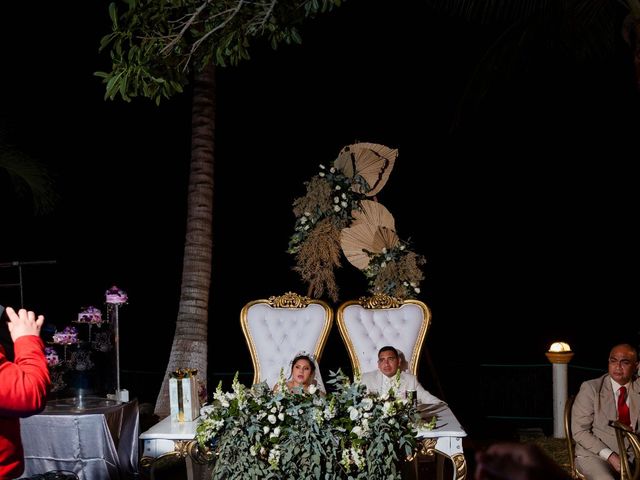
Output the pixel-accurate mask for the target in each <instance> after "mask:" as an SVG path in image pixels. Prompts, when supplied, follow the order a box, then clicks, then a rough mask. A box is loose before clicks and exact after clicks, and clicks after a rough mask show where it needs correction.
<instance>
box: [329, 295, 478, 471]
mask: <svg viewBox="0 0 640 480" xmlns="http://www.w3.org/2000/svg"><path fill="white" fill-rule="evenodd" d="M336 317H337V320H336V321H337V323H338V329H339V331H340V336H341V337H342V340H343V341H344V343H345V345H346V348H347V350H348V352H349V358H350V360H351V367H352V369H353V374H354V376H355V375H358V374H361V373H364V372H369V371H372V370H376V369H377V368H378V350H380V348H382V347H384V346H386V345H391V346H393V347H395V348H396V349H397V350H398V351H399V353H400V354H401V357H404V362H403V363H404V365H402V364H401V367H400V368H401V369H403V370H407V371H408V372H409V373H412V374H413V375H416V376H417V374H418V368H419V364H420V355H421V353H422V348H423V345H424V341H425V338H426V336H427V332H428V330H429V326H430V324H431V312H430V310H429V308H428V307H427V305H426V304H424V303H423V302H421V301H419V300H400V299H398V298H394V297H390V296H389V295H385V294H374V295H373V296H371V297H362V298H360V299H359V300H349V301H347V302H344V303H343V304H342V305H340V306H339V307H338V311H337V314H336ZM451 418H454V417H453V416H452V417H451ZM455 423H456V424H457V419H456V420H455ZM445 425H446V424H445ZM452 427H453V426H452V425H450V426H449V428H452ZM455 430H459V431H456V433H451V432H450V433H448V434H444V435H442V436H441V437H439V436H438V435H430V436H427V437H426V438H423V439H422V440H421V441H420V445H421V447H420V450H419V455H417V456H416V457H415V458H414V460H413V461H412V462H411V463H408V464H407V465H406V469H405V470H404V471H403V478H409V479H417V478H420V477H421V476H422V475H421V473H422V470H423V469H422V467H421V465H422V464H423V462H424V464H427V463H431V462H432V461H433V460H434V459H435V461H436V471H437V475H438V478H442V476H443V472H444V459H445V458H448V459H450V460H451V462H452V465H453V478H454V479H457V480H465V478H466V475H467V465H466V460H465V458H464V454H463V452H462V437H464V436H466V433H465V432H464V431H463V430H462V427H461V426H460V425H459V424H458V425H457V426H456V427H455ZM438 437H439V438H438ZM436 453H439V454H440V455H435V454H436Z"/></svg>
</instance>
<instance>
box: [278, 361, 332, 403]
mask: <svg viewBox="0 0 640 480" xmlns="http://www.w3.org/2000/svg"><path fill="white" fill-rule="evenodd" d="M280 383H281V382H278V383H276V384H275V385H274V387H273V391H274V392H277V391H278V390H279V389H280ZM284 385H285V386H286V387H287V389H288V390H289V391H290V392H292V393H301V392H302V391H304V392H306V393H315V392H316V391H318V392H319V393H320V394H321V395H325V394H326V391H325V388H324V383H322V375H321V374H320V368H319V367H318V362H317V361H316V358H315V356H314V355H313V354H309V353H307V352H298V353H296V355H295V356H294V357H293V360H292V361H291V373H290V374H289V378H288V379H287V381H286V382H285V383H284Z"/></svg>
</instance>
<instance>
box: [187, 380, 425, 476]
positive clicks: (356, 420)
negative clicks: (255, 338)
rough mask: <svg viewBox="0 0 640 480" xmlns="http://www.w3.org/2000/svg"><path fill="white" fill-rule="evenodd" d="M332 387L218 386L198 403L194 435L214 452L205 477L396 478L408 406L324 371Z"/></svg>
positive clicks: (410, 416)
mask: <svg viewBox="0 0 640 480" xmlns="http://www.w3.org/2000/svg"><path fill="white" fill-rule="evenodd" d="M330 376H331V380H329V381H328V383H329V384H331V385H333V386H334V392H333V393H331V394H329V395H327V396H326V397H325V396H322V395H321V394H320V393H319V392H317V391H314V390H313V389H311V390H310V392H303V391H295V392H290V391H289V390H288V389H287V388H286V386H285V384H284V378H281V380H280V388H278V389H277V391H276V392H275V393H274V392H272V391H271V390H270V389H269V388H268V387H267V386H266V384H264V383H263V384H259V385H256V386H254V387H253V388H247V387H245V386H244V385H242V384H240V383H239V382H238V379H237V375H236V378H235V379H234V381H233V385H232V390H231V391H230V392H223V391H222V387H221V386H218V389H217V390H216V392H215V394H214V396H213V401H212V403H211V404H210V405H206V406H204V407H203V408H202V412H201V413H202V416H201V423H200V424H199V426H198V428H197V434H196V438H197V440H198V442H199V443H200V445H201V446H202V447H204V448H209V449H212V450H213V452H214V457H215V460H214V462H215V464H214V466H213V476H212V478H213V479H238V480H239V479H246V478H274V479H280V478H313V479H324V480H331V479H347V478H351V479H368V478H388V479H400V478H401V477H400V463H401V462H402V461H404V459H405V458H407V457H408V456H411V455H412V454H413V453H414V452H415V449H416V440H415V435H416V431H415V428H416V426H417V422H418V421H419V416H418V415H417V413H416V410H415V407H414V406H413V404H412V403H411V402H409V401H407V400H406V399H405V398H401V397H400V396H397V395H394V393H393V391H390V392H389V393H387V394H386V395H384V396H377V395H371V394H367V393H366V391H365V387H364V385H362V384H361V383H359V382H354V383H351V382H350V381H349V379H348V378H347V377H346V376H344V375H343V374H341V373H340V372H338V373H331V374H330Z"/></svg>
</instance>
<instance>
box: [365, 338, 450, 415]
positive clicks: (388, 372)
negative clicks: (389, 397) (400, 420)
mask: <svg viewBox="0 0 640 480" xmlns="http://www.w3.org/2000/svg"><path fill="white" fill-rule="evenodd" d="M399 368H400V356H399V355H398V351H397V350H396V349H395V348H394V347H392V346H389V345H387V346H385V347H382V348H381V349H380V350H379V351H378V370H373V371H371V372H366V373H363V374H362V377H361V378H360V382H361V383H363V384H364V385H365V386H366V387H367V391H368V392H369V393H377V394H378V395H383V394H385V393H387V392H388V391H389V389H393V390H394V392H395V394H396V396H399V397H404V396H406V392H411V391H413V392H415V393H414V395H416V396H417V399H418V404H444V402H443V401H442V400H440V399H439V398H438V397H436V396H434V395H431V394H430V393H429V392H428V391H427V390H425V389H424V388H423V387H422V385H420V382H418V379H417V378H416V377H415V375H412V374H410V373H408V372H402V371H401V372H400V376H399V379H398V380H399V382H398V381H397V380H396V374H397V373H398V369H399Z"/></svg>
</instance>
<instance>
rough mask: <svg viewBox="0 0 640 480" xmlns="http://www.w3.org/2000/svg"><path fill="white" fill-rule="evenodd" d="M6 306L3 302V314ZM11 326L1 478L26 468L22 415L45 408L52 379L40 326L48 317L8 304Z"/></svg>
mask: <svg viewBox="0 0 640 480" xmlns="http://www.w3.org/2000/svg"><path fill="white" fill-rule="evenodd" d="M2 310H3V307H2V306H1V305H0V317H1V316H2ZM7 317H8V321H7V326H8V327H9V333H10V334H11V340H13V347H14V361H13V362H10V361H9V360H8V359H7V357H6V355H5V352H4V348H2V346H0V480H9V479H13V478H18V477H19V476H20V475H21V474H22V472H23V471H24V455H23V451H22V441H21V439H20V417H28V416H30V415H33V414H36V413H38V412H41V411H42V410H43V409H44V407H45V403H46V397H47V390H48V388H49V385H50V383H51V381H50V379H49V370H48V368H47V361H46V359H45V358H44V344H43V343H42V340H41V339H40V329H41V328H42V324H43V322H44V317H43V316H42V315H38V317H37V318H36V314H35V313H34V312H31V311H27V310H25V309H20V310H19V311H18V312H17V313H16V311H15V310H14V309H13V308H11V307H7Z"/></svg>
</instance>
